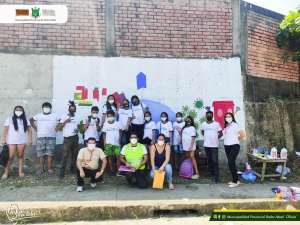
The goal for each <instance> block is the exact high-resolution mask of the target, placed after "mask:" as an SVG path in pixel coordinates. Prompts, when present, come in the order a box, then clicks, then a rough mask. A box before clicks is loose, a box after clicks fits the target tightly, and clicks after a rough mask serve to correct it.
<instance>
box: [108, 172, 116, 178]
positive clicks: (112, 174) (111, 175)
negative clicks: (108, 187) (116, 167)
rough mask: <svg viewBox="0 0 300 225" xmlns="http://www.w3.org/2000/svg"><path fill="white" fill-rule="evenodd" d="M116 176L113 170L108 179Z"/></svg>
mask: <svg viewBox="0 0 300 225" xmlns="http://www.w3.org/2000/svg"><path fill="white" fill-rule="evenodd" d="M114 175H115V172H114V171H113V170H111V171H110V172H109V173H108V177H109V178H111V177H113V176H114Z"/></svg>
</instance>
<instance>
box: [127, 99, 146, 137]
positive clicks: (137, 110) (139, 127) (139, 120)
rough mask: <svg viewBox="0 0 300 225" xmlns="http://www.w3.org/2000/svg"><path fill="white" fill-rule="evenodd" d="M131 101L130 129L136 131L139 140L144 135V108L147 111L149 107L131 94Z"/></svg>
mask: <svg viewBox="0 0 300 225" xmlns="http://www.w3.org/2000/svg"><path fill="white" fill-rule="evenodd" d="M131 103H132V120H131V130H132V132H134V133H137V135H138V138H139V140H142V139H143V136H144V119H145V118H144V110H146V112H148V111H149V107H148V106H147V105H146V104H144V103H140V100H139V97H138V96H136V95H133V96H132V97H131Z"/></svg>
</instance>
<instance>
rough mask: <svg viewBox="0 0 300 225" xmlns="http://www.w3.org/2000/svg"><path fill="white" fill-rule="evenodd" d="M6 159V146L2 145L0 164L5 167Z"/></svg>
mask: <svg viewBox="0 0 300 225" xmlns="http://www.w3.org/2000/svg"><path fill="white" fill-rule="evenodd" d="M7 161H8V146H7V145H4V146H3V148H2V152H1V153H0V165H1V166H4V167H6V164H7Z"/></svg>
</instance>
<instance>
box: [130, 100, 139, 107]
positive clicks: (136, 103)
mask: <svg viewBox="0 0 300 225" xmlns="http://www.w3.org/2000/svg"><path fill="white" fill-rule="evenodd" d="M131 103H132V105H134V106H137V105H138V104H139V101H136V102H131Z"/></svg>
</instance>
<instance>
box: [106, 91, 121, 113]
mask: <svg viewBox="0 0 300 225" xmlns="http://www.w3.org/2000/svg"><path fill="white" fill-rule="evenodd" d="M109 97H113V98H114V103H113V106H114V107H115V108H116V109H117V108H118V107H117V103H116V99H115V96H113V95H108V96H107V99H106V103H105V105H106V109H107V111H108V110H110V109H112V108H111V104H110V103H109V102H108V98H109Z"/></svg>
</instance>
